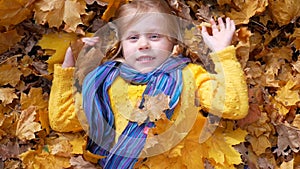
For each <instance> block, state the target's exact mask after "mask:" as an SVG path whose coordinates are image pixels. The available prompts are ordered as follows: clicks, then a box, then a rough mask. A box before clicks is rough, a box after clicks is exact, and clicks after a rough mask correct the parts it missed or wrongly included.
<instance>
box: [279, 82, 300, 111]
mask: <svg viewBox="0 0 300 169" xmlns="http://www.w3.org/2000/svg"><path fill="white" fill-rule="evenodd" d="M294 86H295V82H293V81H292V80H289V81H288V82H287V84H286V85H285V86H283V87H281V88H280V89H278V90H277V92H276V93H277V94H276V96H275V100H277V101H278V102H280V103H281V104H283V105H284V106H292V105H295V104H296V103H297V102H299V101H300V96H299V94H298V92H299V90H293V89H292V88H293V87H294Z"/></svg>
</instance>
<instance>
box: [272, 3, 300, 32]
mask: <svg viewBox="0 0 300 169" xmlns="http://www.w3.org/2000/svg"><path fill="white" fill-rule="evenodd" d="M269 4H270V5H269V10H270V12H271V13H272V17H273V18H274V21H276V22H277V23H278V24H279V26H283V25H286V24H288V23H290V22H293V20H294V19H296V18H297V17H299V16H300V6H299V5H296V4H299V1H298V0H269Z"/></svg>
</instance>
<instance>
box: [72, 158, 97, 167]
mask: <svg viewBox="0 0 300 169" xmlns="http://www.w3.org/2000/svg"><path fill="white" fill-rule="evenodd" d="M70 164H71V166H72V167H73V168H74V169H82V168H84V169H96V168H99V169H100V167H96V166H95V165H94V164H92V163H90V162H88V161H85V160H84V159H83V158H82V156H78V157H71V159H70Z"/></svg>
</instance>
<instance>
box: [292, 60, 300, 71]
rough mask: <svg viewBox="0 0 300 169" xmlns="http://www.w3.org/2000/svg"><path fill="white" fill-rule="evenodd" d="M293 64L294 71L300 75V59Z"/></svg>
mask: <svg viewBox="0 0 300 169" xmlns="http://www.w3.org/2000/svg"><path fill="white" fill-rule="evenodd" d="M291 64H292V65H293V69H294V70H296V71H297V72H298V73H300V59H298V60H297V62H295V63H291Z"/></svg>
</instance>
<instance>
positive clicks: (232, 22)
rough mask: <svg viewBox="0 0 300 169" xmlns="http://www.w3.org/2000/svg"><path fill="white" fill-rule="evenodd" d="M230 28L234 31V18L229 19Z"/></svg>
mask: <svg viewBox="0 0 300 169" xmlns="http://www.w3.org/2000/svg"><path fill="white" fill-rule="evenodd" d="M230 22H231V30H232V31H235V23H234V20H231V21H230Z"/></svg>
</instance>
